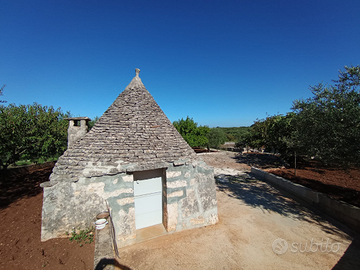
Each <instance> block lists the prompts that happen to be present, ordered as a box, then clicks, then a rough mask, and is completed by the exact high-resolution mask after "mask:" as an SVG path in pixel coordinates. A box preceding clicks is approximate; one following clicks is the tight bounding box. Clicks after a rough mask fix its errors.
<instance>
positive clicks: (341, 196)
mask: <svg viewBox="0 0 360 270" xmlns="http://www.w3.org/2000/svg"><path fill="white" fill-rule="evenodd" d="M300 166H301V167H300V168H299V169H297V170H296V176H295V171H294V169H286V168H282V169H277V170H270V171H269V172H270V173H272V174H276V175H278V176H281V177H283V178H286V179H289V180H291V181H293V182H295V183H298V184H300V185H303V186H306V187H309V188H311V189H313V190H317V191H319V192H322V193H326V194H328V195H330V196H331V197H333V198H335V199H337V200H342V201H345V202H347V203H350V204H352V205H355V206H357V207H360V171H359V170H358V169H347V170H341V169H334V168H328V167H326V166H323V165H321V164H319V163H317V162H310V163H305V164H300Z"/></svg>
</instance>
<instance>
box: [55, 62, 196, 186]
mask: <svg viewBox="0 0 360 270" xmlns="http://www.w3.org/2000/svg"><path fill="white" fill-rule="evenodd" d="M139 72H140V70H139V69H136V77H134V78H133V80H132V81H131V82H130V84H129V85H128V86H127V87H126V88H125V90H124V91H123V92H122V93H121V94H120V95H119V96H118V97H117V98H116V100H115V101H114V103H113V104H112V105H111V106H110V107H109V108H108V109H107V110H106V111H105V113H104V114H103V115H102V116H101V117H100V118H99V120H98V121H97V122H96V124H95V125H94V127H93V128H92V129H91V130H90V131H89V132H88V133H87V134H86V135H85V136H84V137H83V138H81V139H80V140H79V141H77V142H76V143H75V144H74V145H73V146H72V147H71V148H69V149H68V150H66V151H65V152H64V154H63V155H62V156H61V157H60V158H59V160H58V162H57V163H56V165H55V167H54V169H53V173H52V175H51V176H50V180H51V181H64V180H65V181H77V180H79V178H80V177H92V176H102V175H112V174H116V173H120V172H125V171H127V172H131V171H137V170H139V171H140V170H150V169H157V168H164V167H167V166H168V163H175V165H181V164H183V163H185V162H191V161H194V160H196V159H197V157H196V154H195V152H194V151H193V149H192V148H191V147H190V146H189V145H188V144H187V143H186V142H185V140H184V139H183V138H182V136H181V135H180V134H179V133H178V131H177V130H176V129H175V128H174V126H173V125H172V123H171V122H170V120H169V119H168V118H167V117H166V115H165V114H164V112H163V111H162V110H161V109H160V107H159V105H158V104H157V103H156V102H155V100H154V98H153V97H152V96H151V94H150V93H149V92H148V91H147V90H146V88H145V86H144V85H143V83H142V82H141V79H140V78H139Z"/></svg>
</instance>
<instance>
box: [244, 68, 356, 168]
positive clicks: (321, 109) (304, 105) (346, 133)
mask: <svg viewBox="0 0 360 270" xmlns="http://www.w3.org/2000/svg"><path fill="white" fill-rule="evenodd" d="M359 77H360V66H350V67H347V66H345V69H344V70H343V71H341V70H340V71H339V75H338V79H337V80H334V81H333V84H329V85H325V84H322V83H320V84H318V85H315V86H310V90H311V93H312V96H311V97H310V98H307V99H298V100H295V101H294V102H293V105H292V108H291V109H292V112H289V113H287V114H286V115H274V116H269V117H266V118H265V119H261V120H256V121H255V122H254V124H253V125H252V126H251V128H250V132H249V133H248V134H246V135H245V136H244V137H243V138H242V139H241V140H240V141H239V142H238V144H239V145H242V146H243V145H248V146H250V147H254V148H260V147H265V148H266V149H268V150H269V151H274V152H278V153H280V154H281V155H282V156H283V157H284V158H288V159H289V158H292V157H293V156H295V155H301V156H302V157H304V158H313V159H317V160H320V161H322V162H324V163H327V164H331V165H339V166H345V167H346V166H359V165H360V93H359V84H360V81H359Z"/></svg>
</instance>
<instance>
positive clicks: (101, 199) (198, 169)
mask: <svg viewBox="0 0 360 270" xmlns="http://www.w3.org/2000/svg"><path fill="white" fill-rule="evenodd" d="M134 167H136V166H129V168H134ZM160 170H163V225H164V227H165V229H166V230H167V231H168V232H169V233H172V232H175V231H180V230H184V229H190V228H196V227H202V226H207V225H211V224H215V223H217V221H218V215H217V199H216V189H215V180H214V170H213V168H212V167H210V166H208V165H206V164H205V163H204V162H203V161H195V162H191V163H187V162H185V161H184V162H181V161H180V162H174V163H168V164H167V168H162V169H160ZM129 171H131V170H129ZM129 171H127V172H123V173H119V174H116V175H105V176H104V175H103V176H99V177H89V178H86V177H82V178H80V179H79V181H77V182H65V181H61V182H53V181H50V182H47V183H45V184H43V185H42V186H43V187H44V203H43V212H42V230H41V239H42V241H45V240H48V239H50V238H55V237H65V236H66V235H65V233H66V232H69V231H71V229H72V227H76V228H77V227H82V228H84V227H89V226H92V222H94V221H95V217H96V214H98V213H99V212H102V211H105V210H106V204H105V200H106V201H107V202H108V204H109V206H110V211H111V216H112V218H113V223H114V227H115V233H116V236H117V243H118V246H119V247H122V246H126V245H129V244H132V243H135V242H136V228H135V204H134V179H133V174H132V173H131V172H129ZM144 172H145V171H144Z"/></svg>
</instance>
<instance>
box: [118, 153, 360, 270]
mask: <svg viewBox="0 0 360 270" xmlns="http://www.w3.org/2000/svg"><path fill="white" fill-rule="evenodd" d="M203 159H204V160H205V161H206V162H207V163H208V164H209V165H212V166H215V174H216V180H217V183H218V187H217V198H218V211H219V219H220V221H219V223H218V224H216V225H214V226H208V227H204V228H200V229H192V230H188V231H182V232H179V233H174V234H171V235H165V236H162V237H158V238H155V239H152V240H149V241H147V242H143V243H140V244H136V245H133V246H129V247H125V248H122V249H120V256H121V260H119V261H118V269H128V268H126V267H129V268H131V269H360V261H359V258H360V252H359V250H360V249H359V247H358V245H357V242H358V239H359V237H358V235H357V234H355V233H354V232H353V231H351V230H348V229H346V228H345V227H343V226H342V225H341V224H339V223H337V222H336V221H334V220H332V219H330V218H327V217H325V216H323V215H322V214H321V213H320V212H317V211H316V210H311V209H308V208H306V207H305V206H303V205H302V204H300V203H298V202H297V201H295V200H293V199H291V198H290V197H287V196H285V195H284V194H282V193H280V192H279V191H278V190H276V189H275V188H273V187H271V186H269V185H268V184H267V183H264V182H262V181H258V180H257V179H256V178H254V177H253V176H252V175H251V174H250V173H249V166H248V165H246V164H236V159H234V153H226V152H225V153H220V154H214V153H211V154H208V155H203ZM217 162H218V163H217Z"/></svg>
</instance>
